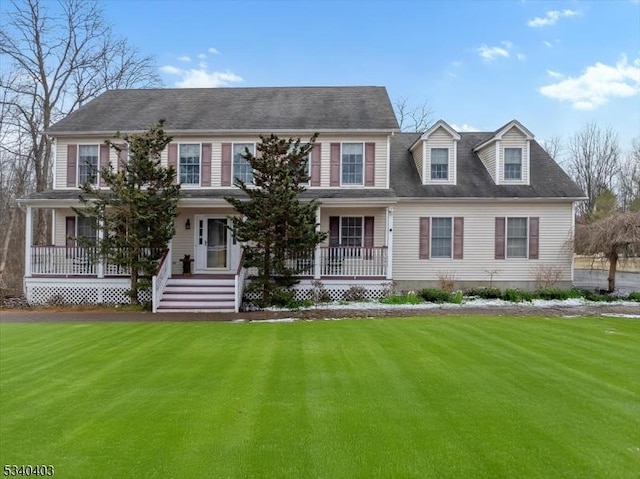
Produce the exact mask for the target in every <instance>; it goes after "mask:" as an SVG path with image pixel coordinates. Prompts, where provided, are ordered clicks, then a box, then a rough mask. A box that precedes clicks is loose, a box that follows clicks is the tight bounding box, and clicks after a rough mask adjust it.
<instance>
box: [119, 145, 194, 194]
mask: <svg viewBox="0 0 640 479" xmlns="http://www.w3.org/2000/svg"><path fill="white" fill-rule="evenodd" d="M182 145H198V147H199V149H200V158H199V161H198V184H195V183H182V182H181V181H180V147H181V146H182ZM129 151H131V150H129ZM177 162H178V164H177V165H176V166H177V167H178V172H177V173H178V183H179V184H180V186H182V187H184V188H199V187H200V186H201V185H202V143H201V142H199V141H183V142H178V158H177Z"/></svg>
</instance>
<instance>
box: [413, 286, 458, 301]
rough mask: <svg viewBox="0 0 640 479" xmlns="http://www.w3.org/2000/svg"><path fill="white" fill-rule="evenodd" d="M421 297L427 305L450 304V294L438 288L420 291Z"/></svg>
mask: <svg viewBox="0 0 640 479" xmlns="http://www.w3.org/2000/svg"><path fill="white" fill-rule="evenodd" d="M420 296H421V297H422V299H424V300H425V301H426V302H427V303H448V302H449V297H450V296H451V295H450V293H447V292H446V291H443V290H441V289H437V288H425V289H423V290H422V291H420Z"/></svg>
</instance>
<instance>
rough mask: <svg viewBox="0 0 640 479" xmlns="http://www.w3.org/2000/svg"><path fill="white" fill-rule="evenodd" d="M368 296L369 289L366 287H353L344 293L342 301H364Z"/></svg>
mask: <svg viewBox="0 0 640 479" xmlns="http://www.w3.org/2000/svg"><path fill="white" fill-rule="evenodd" d="M366 295H367V289H366V288H365V287H364V286H357V285H354V286H351V287H350V288H349V289H348V290H346V291H345V292H344V295H343V296H342V299H344V300H345V301H362V300H363V299H364V298H365V296H366Z"/></svg>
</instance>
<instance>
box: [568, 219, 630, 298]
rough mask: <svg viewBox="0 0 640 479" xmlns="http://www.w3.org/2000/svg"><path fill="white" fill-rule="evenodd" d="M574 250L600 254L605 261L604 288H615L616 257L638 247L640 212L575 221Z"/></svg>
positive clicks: (579, 252) (620, 256) (587, 253)
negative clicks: (607, 271)
mask: <svg viewBox="0 0 640 479" xmlns="http://www.w3.org/2000/svg"><path fill="white" fill-rule="evenodd" d="M575 241H576V252H577V253H578V254H585V255H590V256H591V255H603V256H604V257H605V258H607V260H608V261H609V276H608V278H607V280H608V286H609V287H608V289H609V292H613V291H614V290H615V289H616V271H617V268H618V259H620V258H625V257H629V256H632V255H634V254H637V252H638V250H639V249H640V213H633V212H625V213H620V212H619V213H614V214H612V215H611V216H607V217H605V218H603V219H601V220H598V221H595V222H593V223H586V222H582V223H578V224H577V225H576V239H575Z"/></svg>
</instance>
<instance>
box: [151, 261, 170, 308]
mask: <svg viewBox="0 0 640 479" xmlns="http://www.w3.org/2000/svg"><path fill="white" fill-rule="evenodd" d="M169 254H170V253H169V250H168V249H167V250H165V251H164V254H163V255H162V258H161V259H160V263H159V264H158V269H157V271H156V274H154V275H153V277H152V278H151V309H152V311H153V312H154V313H155V312H157V310H158V305H159V304H160V300H161V299H162V293H163V292H164V288H165V286H166V285H167V281H168V280H169V276H171V260H170V259H169Z"/></svg>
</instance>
